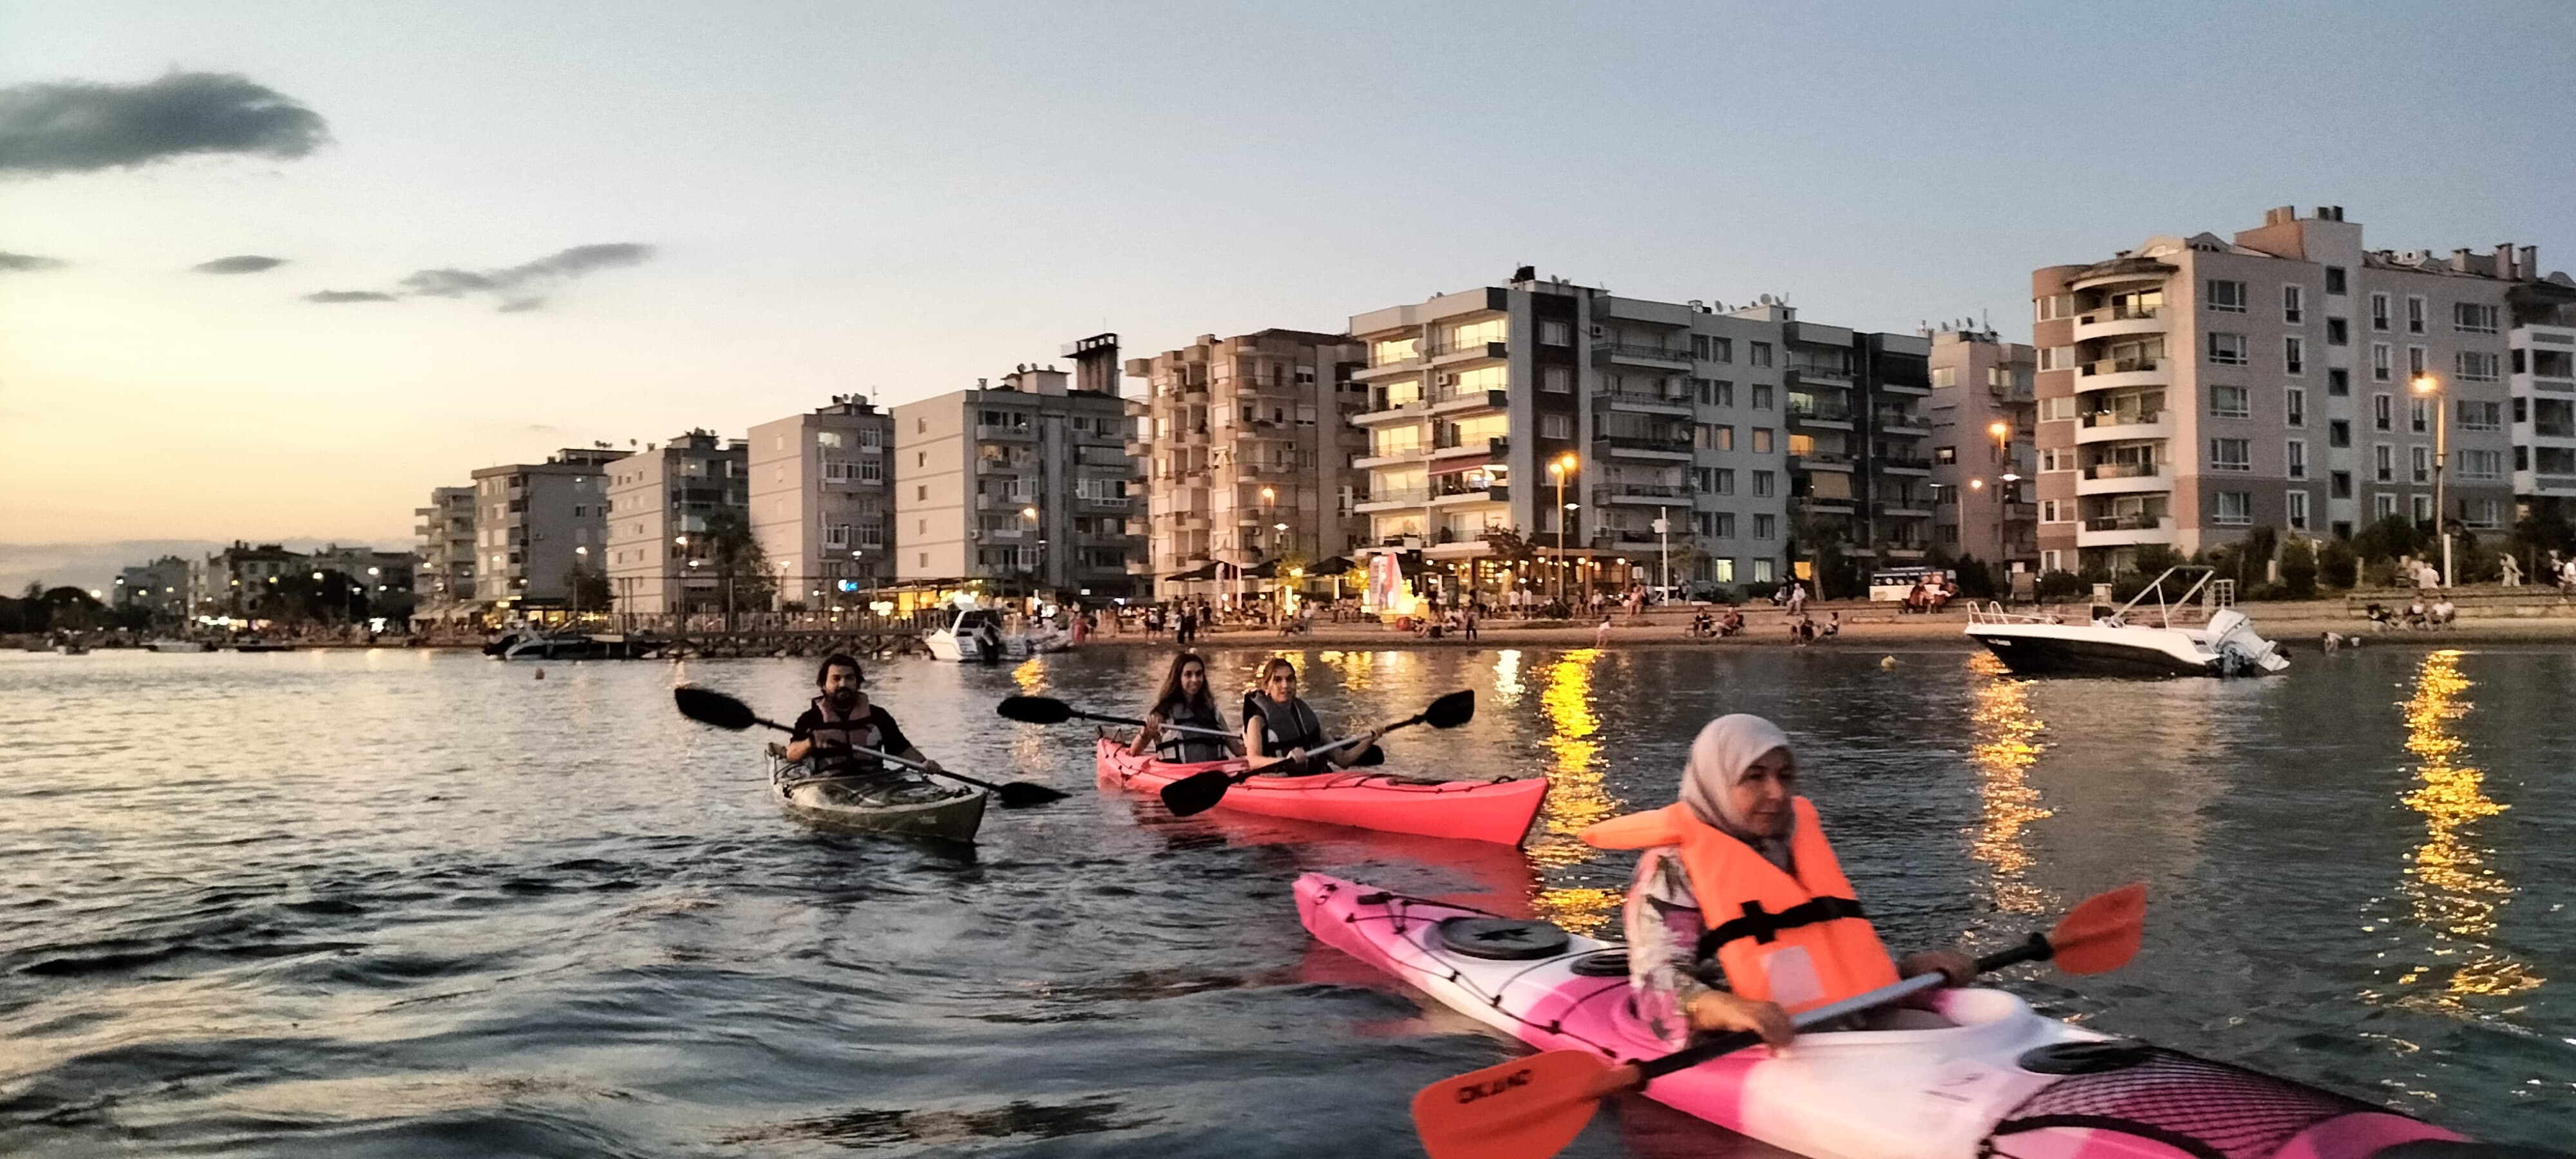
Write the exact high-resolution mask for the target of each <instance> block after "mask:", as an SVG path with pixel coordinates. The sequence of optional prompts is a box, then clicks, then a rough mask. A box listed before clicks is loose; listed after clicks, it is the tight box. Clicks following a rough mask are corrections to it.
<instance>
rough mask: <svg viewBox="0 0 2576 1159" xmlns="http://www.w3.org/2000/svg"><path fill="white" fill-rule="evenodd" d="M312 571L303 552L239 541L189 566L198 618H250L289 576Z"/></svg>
mask: <svg viewBox="0 0 2576 1159" xmlns="http://www.w3.org/2000/svg"><path fill="white" fill-rule="evenodd" d="M310 568H311V563H310V561H309V560H308V559H307V558H306V556H305V555H304V553H303V552H300V551H288V550H286V547H285V546H284V545H283V544H276V543H263V544H259V545H257V546H253V545H251V544H249V543H246V542H243V541H241V540H238V539H236V540H234V541H233V544H232V546H230V547H227V548H225V549H223V550H222V551H218V552H215V553H214V554H212V555H209V556H207V557H206V558H205V559H203V560H201V561H199V562H197V563H195V564H192V565H190V566H189V572H188V589H189V592H190V596H189V600H190V603H191V604H193V605H194V606H195V608H196V610H197V614H198V615H202V616H232V617H235V618H241V617H246V616H248V615H250V614H251V613H253V612H256V611H258V610H259V607H260V604H261V602H262V601H263V600H265V599H266V598H267V593H268V592H269V591H271V590H273V589H274V588H275V586H276V585H277V584H279V583H281V582H283V581H284V580H285V578H286V577H287V576H289V575H292V574H295V573H297V572H302V571H307V570H310Z"/></svg>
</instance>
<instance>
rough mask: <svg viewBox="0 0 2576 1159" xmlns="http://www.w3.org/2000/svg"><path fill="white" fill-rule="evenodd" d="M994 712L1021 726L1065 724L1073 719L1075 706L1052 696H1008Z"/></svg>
mask: <svg viewBox="0 0 2576 1159" xmlns="http://www.w3.org/2000/svg"><path fill="white" fill-rule="evenodd" d="M993 711H995V712H998V713H1001V714H1002V715H1003V716H1006V717H1009V718H1011V719H1012V720H1016V721H1018V722H1020V723H1021V724H1063V723H1064V722H1066V721H1068V720H1072V719H1073V706H1072V705H1070V704H1066V703H1065V702H1063V701H1061V700H1058V699H1056V698H1054V697H1052V696H1006V697H1003V698H1002V702H1001V703H1000V704H997V705H994V706H993Z"/></svg>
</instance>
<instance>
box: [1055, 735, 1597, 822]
mask: <svg viewBox="0 0 2576 1159" xmlns="http://www.w3.org/2000/svg"><path fill="white" fill-rule="evenodd" d="M1098 765H1099V773H1100V784H1101V786H1102V787H1104V788H1116V789H1125V790H1128V791H1130V792H1138V793H1159V792H1161V791H1162V788H1163V786H1165V785H1168V784H1171V783H1172V782H1174V781H1177V780H1180V779H1181V778H1183V777H1187V776H1190V775H1192V774H1195V773H1203V772H1206V771H1208V770H1210V769H1223V770H1226V771H1228V772H1237V771H1240V770H1242V768H1243V762H1242V761H1204V762H1199V763H1194V764H1183V763H1174V762H1166V761H1162V760H1157V759H1155V758H1153V757H1151V756H1136V755H1134V754H1132V753H1130V752H1128V751H1127V746H1125V745H1122V744H1120V743H1118V742H1117V741H1114V740H1111V739H1109V738H1107V737H1102V738H1101V739H1100V742H1099V757H1098ZM1546 796H1547V781H1546V779H1545V778H1542V777H1529V778H1521V779H1508V778H1495V779H1492V780H1483V781H1435V780H1425V779H1422V778H1419V777H1402V776H1395V775H1393V774H1389V773H1368V772H1354V771H1350V770H1342V771H1338V772H1329V773H1315V774H1312V775H1309V776H1302V777H1265V776H1255V777H1252V778H1250V779H1248V780H1246V781H1244V782H1243V783H1242V784H1239V785H1236V786H1234V787H1233V788H1231V789H1228V790H1226V792H1225V798H1224V799H1223V800H1222V801H1220V802H1218V805H1217V807H1218V808H1220V809H1232V810H1234V811H1235V812H1238V813H1257V814H1260V815H1262V816H1265V817H1285V818H1288V819H1290V820H1295V821H1321V822H1324V823H1326V824H1332V825H1349V826H1353V827H1356V828H1360V829H1378V830H1383V831H1385V832H1388V833H1411V834H1414V835H1416V836H1421V837H1453V838H1460V839H1464V840H1468V841H1499V842H1501V843H1503V844H1505V845H1518V844H1520V840H1521V835H1522V834H1524V833H1527V832H1528V831H1529V827H1530V822H1531V820H1533V819H1534V818H1536V817H1537V816H1538V806H1539V802H1540V801H1541V800H1542V799H1544V798H1545V797H1546Z"/></svg>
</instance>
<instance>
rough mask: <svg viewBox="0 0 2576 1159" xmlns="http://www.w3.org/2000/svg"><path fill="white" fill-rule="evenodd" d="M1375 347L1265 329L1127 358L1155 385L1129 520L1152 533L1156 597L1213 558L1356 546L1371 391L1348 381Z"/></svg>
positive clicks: (1139, 416)
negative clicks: (1363, 424)
mask: <svg viewBox="0 0 2576 1159" xmlns="http://www.w3.org/2000/svg"><path fill="white" fill-rule="evenodd" d="M1364 349H1365V348H1364V347H1362V346H1361V345H1360V344H1359V343H1357V342H1354V341H1352V340H1351V339H1350V338H1349V336H1347V335H1341V334H1318V333H1313V332H1310V331H1305V330H1263V331H1259V332H1257V333H1252V334H1244V335H1238V336H1236V337H1233V338H1223V339H1220V338H1218V337H1217V336H1215V335H1213V334H1202V335H1200V336H1199V337H1198V339H1197V340H1196V341H1194V342H1192V343H1191V344H1190V345H1188V346H1185V347H1183V348H1181V349H1179V350H1172V351H1166V352H1164V353H1163V354H1160V355H1157V356H1155V357H1153V358H1131V359H1129V360H1127V363H1126V375H1127V378H1128V379H1130V380H1133V381H1137V382H1141V383H1142V384H1143V386H1144V391H1145V393H1144V395H1143V396H1142V397H1140V398H1131V399H1129V400H1127V413H1128V415H1129V416H1130V417H1131V418H1133V419H1134V420H1136V423H1137V426H1136V429H1135V435H1136V441H1135V442H1133V443H1131V444H1130V445H1129V446H1128V448H1127V450H1128V453H1129V454H1130V456H1131V457H1132V458H1134V459H1135V461H1136V463H1137V466H1138V469H1139V472H1140V474H1139V477H1138V479H1137V481H1136V482H1137V490H1138V491H1140V492H1141V493H1143V494H1144V496H1145V497H1146V500H1147V502H1146V510H1145V511H1139V512H1133V513H1131V515H1130V517H1129V520H1128V527H1129V529H1130V531H1131V532H1135V533H1140V534H1142V535H1143V536H1144V537H1145V539H1146V563H1147V568H1146V571H1147V573H1148V574H1149V575H1150V576H1151V577H1152V579H1151V583H1152V592H1153V596H1154V598H1156V599H1168V598H1172V597H1176V596H1179V595H1181V594H1183V593H1184V591H1185V590H1186V585H1185V583H1184V582H1183V581H1180V580H1176V579H1174V578H1173V577H1175V576H1178V575H1183V574H1189V573H1193V572H1201V571H1203V570H1204V569H1207V568H1208V567H1209V566H1210V565H1211V564H1230V565H1233V566H1234V567H1237V568H1250V567H1253V566H1255V565H1258V564H1260V563H1262V562H1264V561H1276V560H1278V559H1281V558H1302V559H1303V560H1305V561H1307V562H1310V563H1311V562H1316V561H1320V560H1323V559H1326V558H1329V557H1332V556H1346V555H1348V554H1349V553H1350V552H1351V551H1352V550H1353V549H1354V548H1356V547H1357V546H1358V545H1359V539H1360V536H1361V534H1362V532H1363V530H1364V524H1365V523H1366V520H1364V519H1363V518H1362V517H1361V516H1360V515H1359V514H1358V513H1357V512H1355V511H1354V510H1353V509H1352V508H1353V505H1354V503H1355V502H1356V501H1357V498H1358V496H1360V495H1362V494H1365V493H1366V480H1365V478H1364V477H1363V475H1362V473H1361V472H1360V471H1359V470H1358V469H1357V468H1355V467H1353V466H1352V461H1353V460H1354V459H1356V458H1359V457H1361V456H1365V455H1367V454H1368V453H1369V451H1368V447H1369V436H1368V434H1367V433H1366V432H1364V431H1362V430H1361V429H1360V428H1359V427H1356V426H1354V425H1352V422H1351V420H1352V418H1353V417H1354V416H1356V415H1358V414H1359V413H1360V412H1361V411H1363V410H1366V409H1367V407H1368V388H1367V387H1366V386H1365V385H1363V384H1360V383H1356V382H1353V381H1351V380H1350V377H1349V376H1350V374H1351V372H1353V371H1355V370H1357V369H1358V368H1359V367H1360V366H1361V365H1362V364H1363V362H1364ZM1149 513H1150V514H1149Z"/></svg>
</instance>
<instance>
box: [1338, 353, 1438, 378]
mask: <svg viewBox="0 0 2576 1159" xmlns="http://www.w3.org/2000/svg"><path fill="white" fill-rule="evenodd" d="M1422 366H1423V362H1422V355H1420V354H1418V353H1417V354H1415V355H1413V356H1412V357H1409V358H1398V359H1395V360H1393V361H1390V362H1372V363H1370V364H1369V365H1367V366H1363V367H1360V368H1359V369H1357V370H1354V371H1352V372H1351V381H1353V382H1384V381H1386V380H1388V379H1391V378H1402V377H1404V376H1405V375H1408V374H1420V373H1422Z"/></svg>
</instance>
